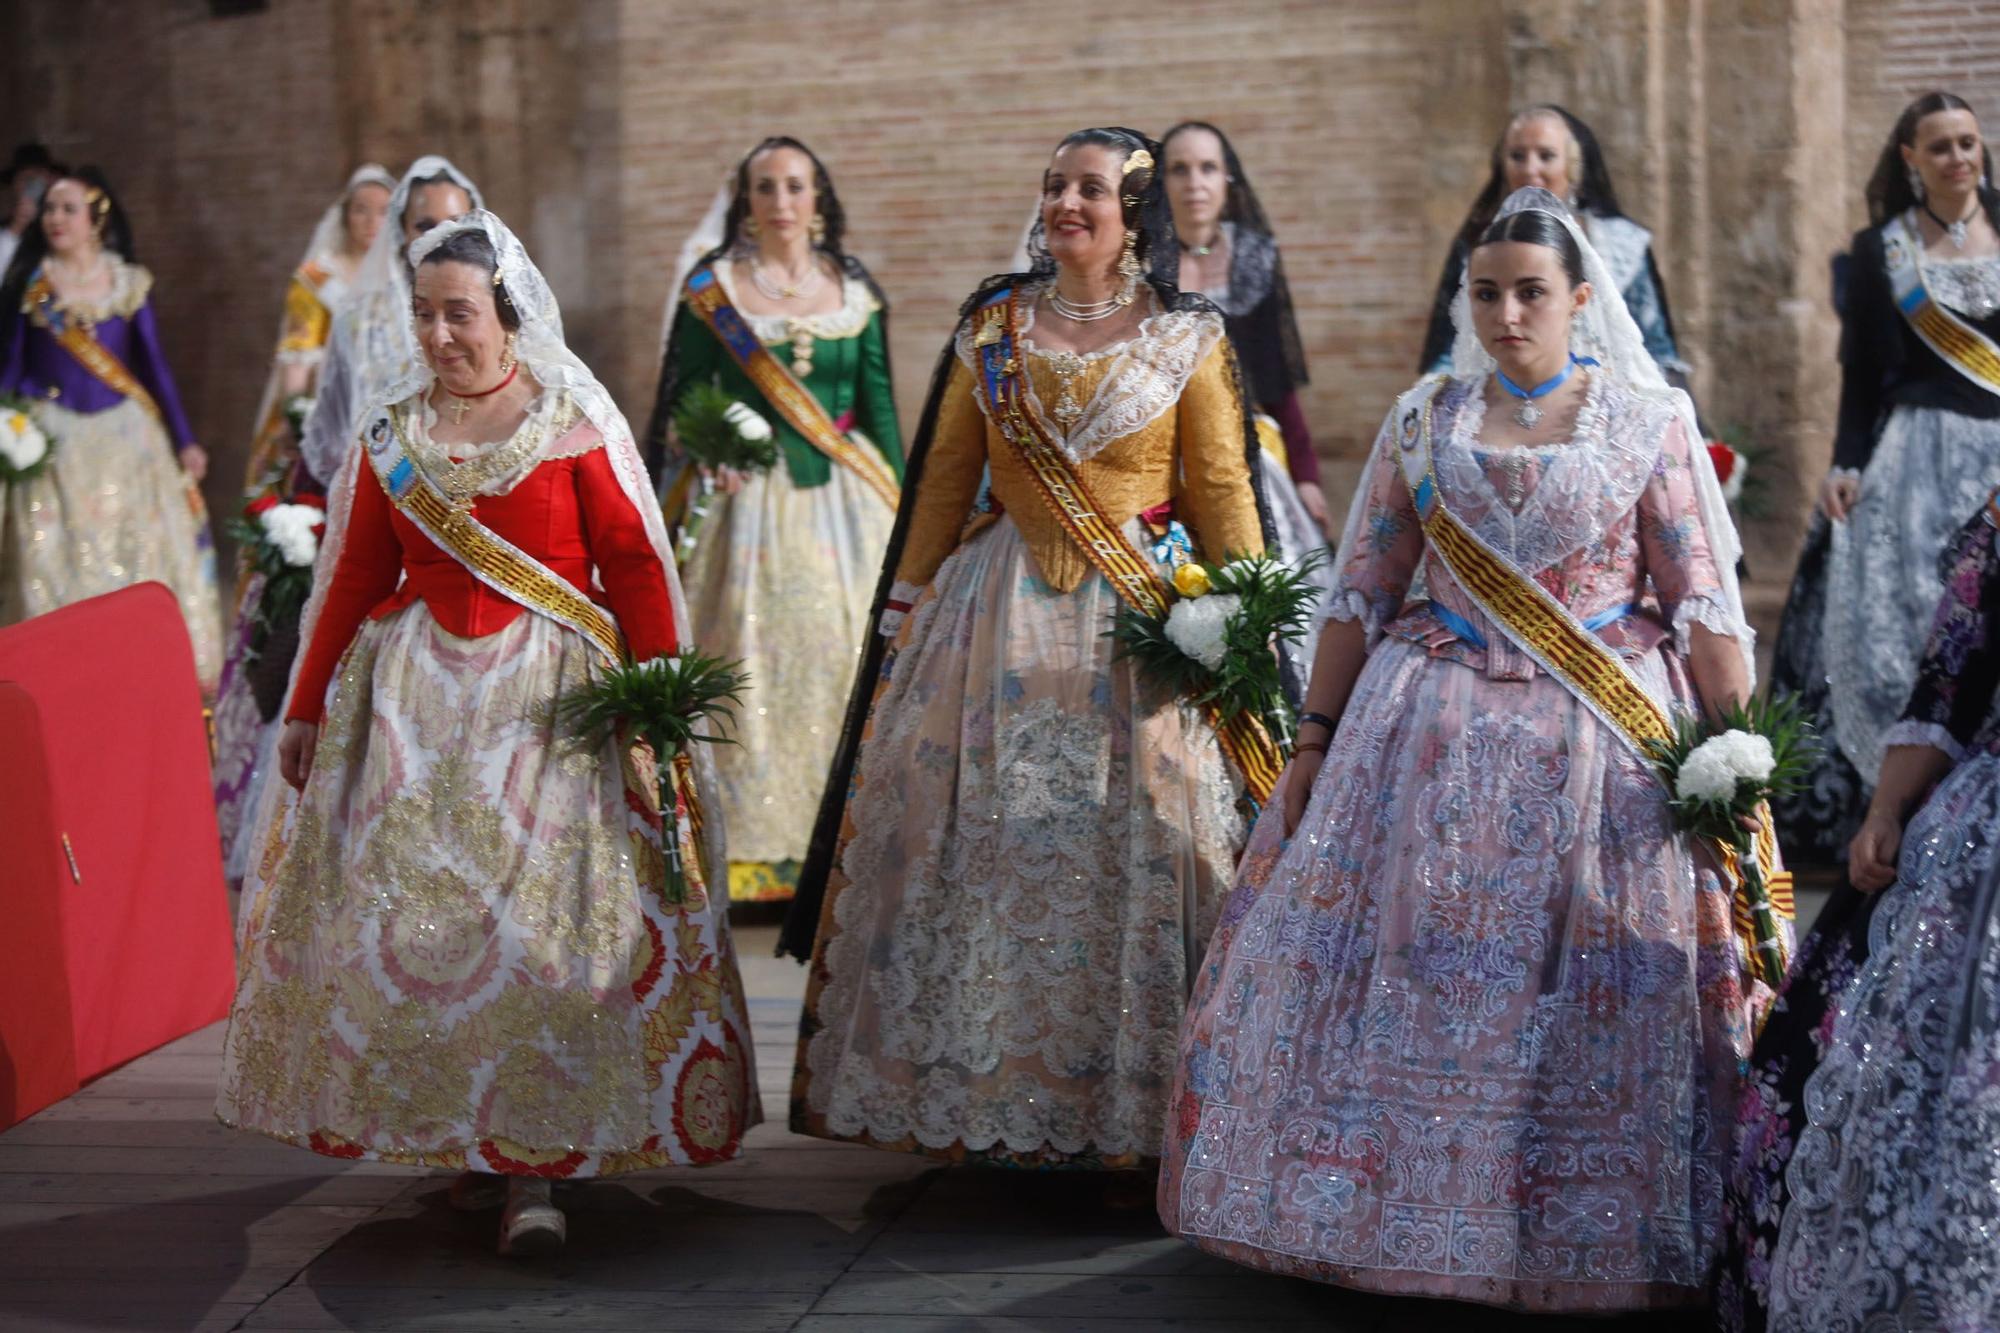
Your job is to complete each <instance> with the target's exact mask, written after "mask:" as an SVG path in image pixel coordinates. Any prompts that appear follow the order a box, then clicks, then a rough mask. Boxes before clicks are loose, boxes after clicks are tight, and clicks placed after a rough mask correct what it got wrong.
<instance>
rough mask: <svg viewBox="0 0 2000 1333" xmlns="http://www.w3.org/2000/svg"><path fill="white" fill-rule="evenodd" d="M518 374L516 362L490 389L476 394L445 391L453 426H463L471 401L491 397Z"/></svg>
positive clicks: (517, 362)
mask: <svg viewBox="0 0 2000 1333" xmlns="http://www.w3.org/2000/svg"><path fill="white" fill-rule="evenodd" d="M520 373H521V363H520V362H519V361H516V362H515V363H514V364H513V365H511V366H508V367H507V373H506V374H505V375H504V376H502V377H501V380H500V382H499V383H498V384H496V385H494V386H493V387H492V388H490V389H481V390H480V391H479V392H478V393H452V391H451V390H450V389H446V390H445V392H446V393H447V394H450V395H451V402H449V403H447V404H446V406H447V407H449V408H450V409H451V422H452V424H453V425H454V426H463V425H464V424H465V414H466V413H467V412H470V411H471V410H472V401H473V399H475V398H490V397H492V396H493V395H494V394H496V393H499V392H500V391H501V390H502V389H504V388H506V387H507V386H508V385H510V384H512V383H513V382H514V376H516V375H518V374H520Z"/></svg>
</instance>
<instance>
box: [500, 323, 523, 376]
mask: <svg viewBox="0 0 2000 1333" xmlns="http://www.w3.org/2000/svg"><path fill="white" fill-rule="evenodd" d="M520 339H521V331H520V330H519V329H515V330H514V331H513V332H511V333H509V334H508V335H507V348H506V350H505V351H503V352H502V353H501V354H500V370H501V373H503V374H505V373H506V372H508V371H511V370H513V369H514V366H515V365H516V363H518V362H519V361H520V359H521V358H520V354H519V353H518V352H516V351H515V350H514V349H515V347H516V346H517V345H518V344H519V342H520Z"/></svg>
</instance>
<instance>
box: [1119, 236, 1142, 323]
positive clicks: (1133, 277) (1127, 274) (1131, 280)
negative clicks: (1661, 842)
mask: <svg viewBox="0 0 2000 1333" xmlns="http://www.w3.org/2000/svg"><path fill="white" fill-rule="evenodd" d="M1140 272H1141V270H1140V268H1139V233H1138V231H1137V229H1135V228H1132V227H1127V228H1126V229H1125V249H1124V252H1123V253H1121V254H1120V255H1119V256H1118V276H1119V277H1121V278H1123V279H1124V282H1123V283H1122V284H1120V286H1119V288H1118V304H1119V305H1131V304H1132V297H1133V294H1134V293H1136V292H1137V291H1138V289H1139V274H1140Z"/></svg>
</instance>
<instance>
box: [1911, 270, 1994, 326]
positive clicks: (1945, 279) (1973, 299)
mask: <svg viewBox="0 0 2000 1333" xmlns="http://www.w3.org/2000/svg"><path fill="white" fill-rule="evenodd" d="M1923 274H1924V286H1925V287H1927V288H1929V289H1930V293H1931V295H1932V296H1934V297H1936V298H1937V301H1938V304H1940V305H1944V306H1949V307H1950V308H1951V309H1953V310H1956V311H1957V312H1958V313H1959V314H1961V315H1964V316H1966V317H1967V318H1969V319H1985V318H1987V317H1988V316H1990V315H1992V314H1993V313H1994V312H1995V311H2000V255H1984V256H1981V257H1979V258H1976V259H1938V258H1935V257H1932V256H1925V258H1924V261H1923Z"/></svg>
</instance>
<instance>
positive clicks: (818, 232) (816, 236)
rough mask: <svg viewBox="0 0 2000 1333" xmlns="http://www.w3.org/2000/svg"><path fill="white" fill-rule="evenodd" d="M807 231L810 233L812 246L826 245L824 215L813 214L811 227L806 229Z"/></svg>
mask: <svg viewBox="0 0 2000 1333" xmlns="http://www.w3.org/2000/svg"><path fill="white" fill-rule="evenodd" d="M807 231H809V232H810V233H811V235H812V243H813V244H814V245H825V244H826V215H825V214H824V213H815V214H813V220H812V226H810V227H808V228H807Z"/></svg>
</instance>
